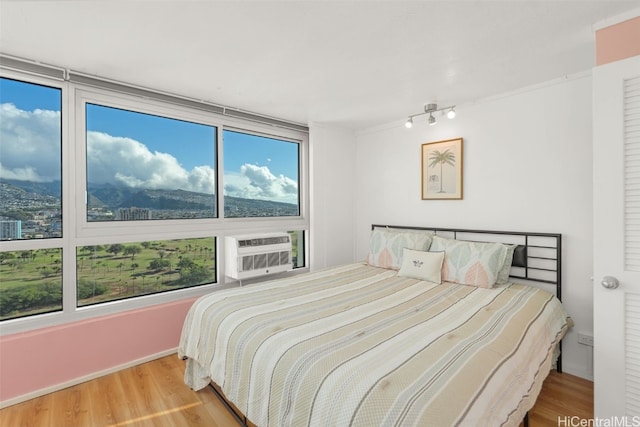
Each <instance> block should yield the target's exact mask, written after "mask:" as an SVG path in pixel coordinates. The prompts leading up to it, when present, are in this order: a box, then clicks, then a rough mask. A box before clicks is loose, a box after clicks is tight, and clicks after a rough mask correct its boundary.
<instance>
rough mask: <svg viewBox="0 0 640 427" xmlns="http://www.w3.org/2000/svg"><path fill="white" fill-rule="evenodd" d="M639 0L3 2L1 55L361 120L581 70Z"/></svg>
mask: <svg viewBox="0 0 640 427" xmlns="http://www.w3.org/2000/svg"><path fill="white" fill-rule="evenodd" d="M639 6H640V1H638V0H636V1H615V0H606V1H571V0H564V1H524V0H504V1H456V0H448V1H395V0H388V1H302V0H299V1H269V0H263V1H237V0H236V1H227V2H224V1H205V0H200V1H188V0H183V1H177V0H175V1H167V0H165V1H154V0H146V1H144V0H142V1H125V0H109V1H54V0H40V1H25V0H22V1H8V0H0V52H1V53H4V54H7V55H12V56H17V57H20V58H25V59H30V60H36V61H39V62H42V63H46V64H51V65H57V66H61V67H65V68H69V69H71V70H74V71H78V72H83V73H87V74H91V75H95V76H100V77H105V78H109V79H113V80H117V81H121V82H126V83H132V84H135V85H140V86H143V87H147V88H151V89H158V90H162V91H164V92H170V93H175V94H179V95H184V96H188V97H192V98H196V99H199V100H204V101H208V102H212V103H215V104H219V105H225V106H230V107H234V108H238V109H242V110H246V111H249V112H253V113H260V114H265V115H268V116H272V117H277V118H282V119H287V120H291V121H295V122H299V123H312V122H318V123H327V124H333V125H336V126H341V127H346V128H351V129H361V128H365V127H369V126H374V125H378V124H381V123H388V122H392V121H395V120H404V119H406V116H407V115H409V114H415V113H417V112H420V111H422V109H423V105H424V104H425V103H428V102H434V101H435V102H437V103H438V104H440V105H441V106H444V105H449V104H458V105H461V104H465V103H470V102H474V101H476V100H479V99H482V98H485V97H488V96H492V95H497V94H500V93H505V92H509V91H513V90H516V89H518V88H522V87H525V86H529V85H534V84H537V83H541V82H545V81H548V80H553V79H556V78H560V77H564V76H567V75H571V74H574V73H579V72H583V71H585V70H589V69H591V68H592V67H593V66H594V64H595V47H594V32H593V31H594V30H593V25H594V24H595V23H598V22H601V21H603V20H606V19H608V18H611V17H615V16H619V15H621V14H624V13H625V12H628V11H629V10H634V9H637V8H638V7H639Z"/></svg>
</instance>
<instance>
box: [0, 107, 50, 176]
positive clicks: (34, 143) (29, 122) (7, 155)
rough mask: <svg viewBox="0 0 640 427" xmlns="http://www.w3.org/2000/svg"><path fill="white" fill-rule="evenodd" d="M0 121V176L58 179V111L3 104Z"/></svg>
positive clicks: (0, 109) (0, 110)
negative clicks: (28, 109) (25, 109)
mask: <svg viewBox="0 0 640 427" xmlns="http://www.w3.org/2000/svg"><path fill="white" fill-rule="evenodd" d="M0 118H2V120H0V141H2V144H0V147H1V148H0V177H1V178H6V179H18V180H24V181H36V182H51V181H56V180H60V179H61V175H60V174H61V170H62V168H61V166H60V162H61V160H60V158H61V153H60V146H61V141H60V133H61V132H60V112H59V111H49V110H34V111H24V110H21V109H19V108H17V107H16V106H15V105H14V104H11V103H4V104H0Z"/></svg>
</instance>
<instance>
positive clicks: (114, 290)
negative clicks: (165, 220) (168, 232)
mask: <svg viewBox="0 0 640 427" xmlns="http://www.w3.org/2000/svg"><path fill="white" fill-rule="evenodd" d="M76 270H77V271H76V278H77V280H76V284H77V300H78V306H86V305H90V304H95V303H99V302H104V301H112V300H118V299H123V298H128V297H132V296H138V295H144V294H152V293H157V292H163V291H167V290H172V289H177V288H184V287H189V286H197V285H200V284H203V283H211V282H213V281H214V280H215V239H214V238H198V239H181V240H163V241H149V242H140V243H128V244H112V245H93V246H83V247H78V248H77V249H76ZM0 278H1V279H0V320H3V319H10V318H14V317H21V316H24V315H28V314H37V313H43V312H48V311H55V310H59V309H61V307H62V251H61V250H60V249H39V250H31V251H14V252H2V253H0Z"/></svg>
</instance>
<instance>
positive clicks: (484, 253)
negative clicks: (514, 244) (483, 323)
mask: <svg viewBox="0 0 640 427" xmlns="http://www.w3.org/2000/svg"><path fill="white" fill-rule="evenodd" d="M429 251H430V252H440V251H444V253H445V254H444V263H443V265H442V280H444V281H448V282H454V283H460V284H463V285H472V286H477V287H479V288H491V287H492V286H493V285H494V284H495V283H496V280H497V279H498V273H499V272H500V270H501V269H502V267H503V265H504V260H505V256H506V253H507V247H506V246H505V245H503V244H502V243H484V242H467V241H464V240H453V239H445V238H444V237H440V236H433V242H432V243H431V247H430V248H429Z"/></svg>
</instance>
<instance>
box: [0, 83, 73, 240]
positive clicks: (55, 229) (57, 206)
mask: <svg viewBox="0 0 640 427" xmlns="http://www.w3.org/2000/svg"><path fill="white" fill-rule="evenodd" d="M61 104H62V97H61V91H60V89H58V88H53V87H48V86H42V85H38V84H33V83H27V82H22V81H18V80H12V79H7V78H0V240H21V239H42V238H55V237H60V236H62V202H61V200H62V184H61V182H62V173H61V171H62V166H61V158H62V131H61V113H60V110H61Z"/></svg>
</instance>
